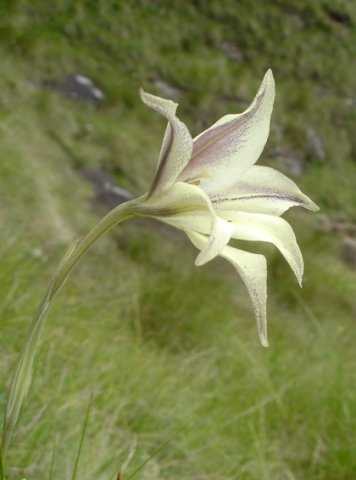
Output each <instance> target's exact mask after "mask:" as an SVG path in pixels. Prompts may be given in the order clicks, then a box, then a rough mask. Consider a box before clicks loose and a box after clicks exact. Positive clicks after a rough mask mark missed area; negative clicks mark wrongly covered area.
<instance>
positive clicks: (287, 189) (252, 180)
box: [212, 165, 319, 215]
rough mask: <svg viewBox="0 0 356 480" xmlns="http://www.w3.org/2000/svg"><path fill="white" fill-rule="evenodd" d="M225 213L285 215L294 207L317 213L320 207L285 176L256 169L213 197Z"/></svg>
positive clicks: (260, 168)
mask: <svg viewBox="0 0 356 480" xmlns="http://www.w3.org/2000/svg"><path fill="white" fill-rule="evenodd" d="M212 201H213V203H216V204H217V205H218V208H219V209H222V210H242V211H246V212H259V213H268V214H271V215H282V214H283V213H284V212H285V211H286V210H288V209H289V208H290V207H304V208H307V209H308V210H312V211H314V212H315V211H317V210H319V207H318V206H317V205H316V204H315V203H314V202H313V201H312V200H310V198H309V197H307V196H306V195H304V193H303V192H302V191H301V190H300V189H299V188H298V187H297V185H296V184H295V183H294V182H293V181H292V180H291V179H290V178H288V177H286V176H285V175H283V173H280V172H278V171H277V170H275V169H274V168H270V167H261V166H257V165H254V166H252V167H251V168H249V169H248V170H247V172H245V174H244V175H243V177H242V178H241V180H239V181H238V182H237V183H236V184H235V185H233V186H232V187H231V188H230V189H229V190H228V191H227V192H226V193H224V194H217V195H214V196H213V197H212Z"/></svg>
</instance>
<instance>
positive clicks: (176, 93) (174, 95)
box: [152, 78, 183, 100]
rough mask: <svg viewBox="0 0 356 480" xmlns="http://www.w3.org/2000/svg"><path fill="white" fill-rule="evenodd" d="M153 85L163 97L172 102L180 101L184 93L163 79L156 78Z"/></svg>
mask: <svg viewBox="0 0 356 480" xmlns="http://www.w3.org/2000/svg"><path fill="white" fill-rule="evenodd" d="M152 83H153V85H154V86H155V87H156V88H157V90H159V92H160V93H161V94H162V96H163V97H165V98H169V99H170V100H179V99H180V97H181V96H182V94H183V91H182V90H181V89H180V88H178V87H175V86H173V85H170V84H169V83H167V82H166V81H165V80H162V79H161V78H155V79H154V80H153V81H152Z"/></svg>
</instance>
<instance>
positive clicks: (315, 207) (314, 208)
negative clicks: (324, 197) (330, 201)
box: [307, 198, 320, 212]
mask: <svg viewBox="0 0 356 480" xmlns="http://www.w3.org/2000/svg"><path fill="white" fill-rule="evenodd" d="M307 208H308V209H309V210H311V211H312V212H318V211H319V210H320V207H318V205H317V204H316V203H314V202H313V200H310V198H309V202H308V206H307Z"/></svg>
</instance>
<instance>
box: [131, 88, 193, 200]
mask: <svg viewBox="0 0 356 480" xmlns="http://www.w3.org/2000/svg"><path fill="white" fill-rule="evenodd" d="M140 95H141V99H142V101H143V102H144V103H145V104H146V105H147V106H148V107H150V108H152V109H153V110H156V112H158V113H160V114H161V115H163V116H164V117H165V118H166V119H167V120H168V125H167V129H166V132H165V134H164V138H163V143H162V147H161V152H160V155H159V161H158V166H157V170H156V174H155V177H154V179H153V182H152V185H151V188H150V190H149V193H148V194H149V196H150V195H152V194H153V193H154V192H156V191H157V190H160V189H164V188H169V187H170V186H171V185H173V183H174V182H175V181H176V179H177V177H178V175H179V173H180V172H181V171H182V169H183V168H184V167H185V166H186V165H187V163H188V161H189V159H190V157H191V154H192V150H193V140H192V137H191V135H190V133H189V130H188V128H187V127H186V126H185V124H184V123H183V122H181V121H180V120H179V118H178V117H176V115H175V112H176V109H177V104H176V103H174V102H172V101H171V100H166V99H164V98H160V97H156V96H155V95H151V94H149V93H146V92H144V91H143V90H142V89H141V90H140Z"/></svg>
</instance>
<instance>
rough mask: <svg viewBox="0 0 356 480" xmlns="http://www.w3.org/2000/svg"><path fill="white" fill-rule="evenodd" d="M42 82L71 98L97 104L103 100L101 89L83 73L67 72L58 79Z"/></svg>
mask: <svg viewBox="0 0 356 480" xmlns="http://www.w3.org/2000/svg"><path fill="white" fill-rule="evenodd" d="M42 84H43V85H44V86H45V87H47V88H50V89H51V90H55V91H56V92H59V93H61V94H62V95H64V96H66V97H67V98H70V99H72V100H84V101H87V102H90V103H93V104H94V105H97V106H98V105H100V104H101V103H102V102H103V101H104V93H103V92H102V90H100V88H98V87H97V86H96V85H95V84H94V83H93V81H92V80H90V78H88V77H85V76H84V75H79V74H69V75H66V76H65V77H63V78H62V79H60V80H57V79H45V80H43V82H42Z"/></svg>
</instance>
